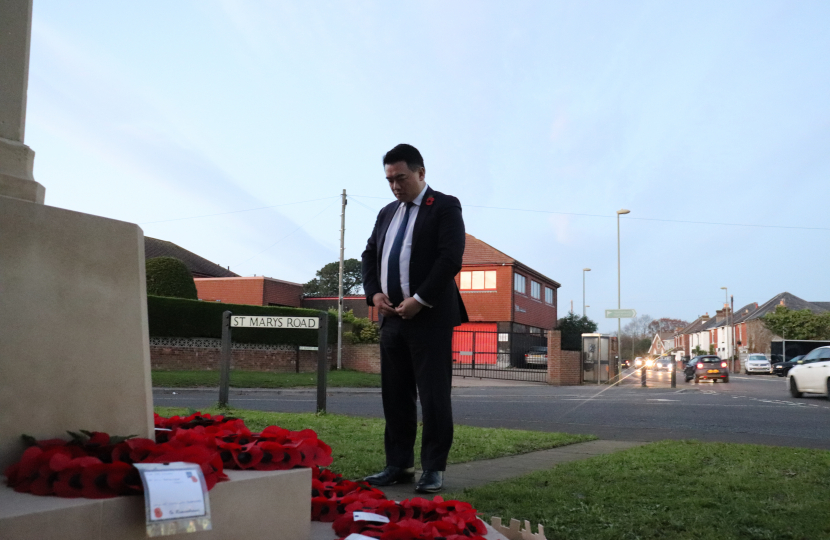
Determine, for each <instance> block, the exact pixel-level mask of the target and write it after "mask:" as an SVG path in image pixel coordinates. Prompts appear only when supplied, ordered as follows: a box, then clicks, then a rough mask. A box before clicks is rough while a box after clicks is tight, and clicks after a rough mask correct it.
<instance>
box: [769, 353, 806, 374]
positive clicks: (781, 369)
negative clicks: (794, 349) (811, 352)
mask: <svg viewBox="0 0 830 540" xmlns="http://www.w3.org/2000/svg"><path fill="white" fill-rule="evenodd" d="M802 358H804V355H803V354H800V355H798V356H796V357H795V358H792V359H790V360H787V361H786V362H778V363H777V364H773V365H772V372H773V373H775V374H776V375H778V376H779V377H786V376H787V373H789V372H790V370H791V369H792V368H794V367H795V366H797V365H799V364H801V363H802V361H801V359H802Z"/></svg>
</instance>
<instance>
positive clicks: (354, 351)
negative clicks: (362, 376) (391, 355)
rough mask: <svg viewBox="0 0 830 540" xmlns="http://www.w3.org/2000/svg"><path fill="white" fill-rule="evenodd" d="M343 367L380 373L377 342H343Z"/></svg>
mask: <svg viewBox="0 0 830 540" xmlns="http://www.w3.org/2000/svg"><path fill="white" fill-rule="evenodd" d="M342 361H343V369H353V370H354V371H362V372H363V373H380V345H378V344H377V343H357V344H354V345H353V344H351V343H343V356H342Z"/></svg>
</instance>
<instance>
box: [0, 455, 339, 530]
mask: <svg viewBox="0 0 830 540" xmlns="http://www.w3.org/2000/svg"><path fill="white" fill-rule="evenodd" d="M226 473H227V474H228V476H229V477H230V481H228V482H219V483H218V484H216V487H214V488H213V489H212V490H211V491H210V509H211V516H212V522H213V530H211V531H204V532H199V533H196V534H195V536H192V537H191V536H190V535H186V534H177V535H174V537H175V538H193V539H194V540H240V539H245V540H265V539H269V540H276V539H285V540H295V539H296V540H306V539H308V538H309V537H310V534H311V532H310V531H311V529H310V527H311V469H292V470H290V471H268V472H263V471H226ZM327 525H329V527H331V524H330V523H328V524H327ZM146 537H147V533H146V528H145V513H144V497H143V496H136V497H117V498H114V499H98V500H94V499H61V498H58V497H38V496H37V495H31V494H29V493H16V492H15V491H13V490H11V489H10V488H9V487H8V486H6V485H5V483H4V484H3V485H2V487H0V538H2V539H3V540H140V539H143V538H146Z"/></svg>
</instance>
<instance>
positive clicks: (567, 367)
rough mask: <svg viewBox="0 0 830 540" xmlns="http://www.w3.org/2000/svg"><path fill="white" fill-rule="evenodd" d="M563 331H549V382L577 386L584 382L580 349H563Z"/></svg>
mask: <svg viewBox="0 0 830 540" xmlns="http://www.w3.org/2000/svg"><path fill="white" fill-rule="evenodd" d="M561 345H562V333H561V332H560V331H559V330H549V331H548V381H547V382H548V384H552V385H554V386H575V385H579V384H582V368H581V365H580V364H581V361H580V360H581V356H582V354H581V353H580V352H579V351H563V350H562V347H561Z"/></svg>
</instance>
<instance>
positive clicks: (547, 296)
mask: <svg viewBox="0 0 830 540" xmlns="http://www.w3.org/2000/svg"><path fill="white" fill-rule="evenodd" d="M545 302H546V303H548V304H553V289H551V288H550V287H545Z"/></svg>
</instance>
